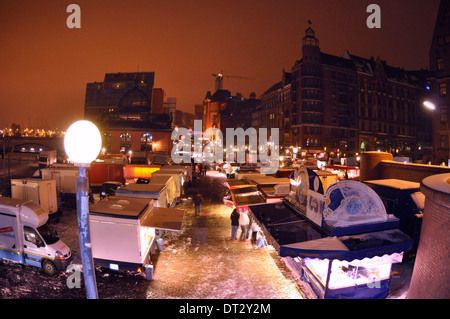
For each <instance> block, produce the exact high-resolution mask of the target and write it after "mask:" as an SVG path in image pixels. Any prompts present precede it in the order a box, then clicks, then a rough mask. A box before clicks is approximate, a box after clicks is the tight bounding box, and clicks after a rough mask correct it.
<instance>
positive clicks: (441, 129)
mask: <svg viewBox="0 0 450 319" xmlns="http://www.w3.org/2000/svg"><path fill="white" fill-rule="evenodd" d="M430 70H431V72H432V76H431V94H430V100H431V102H432V103H433V104H434V105H435V110H429V112H432V113H433V128H434V131H433V142H434V143H433V144H434V164H441V163H445V164H446V165H449V166H450V160H449V159H450V112H449V106H450V93H449V88H450V1H449V0H441V2H440V5H439V11H438V16H437V19H436V25H435V29H434V33H433V38H432V42H431V47H430Z"/></svg>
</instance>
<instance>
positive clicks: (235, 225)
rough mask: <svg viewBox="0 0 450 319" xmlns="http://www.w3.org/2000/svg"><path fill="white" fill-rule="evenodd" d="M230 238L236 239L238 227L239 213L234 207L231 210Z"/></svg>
mask: <svg viewBox="0 0 450 319" xmlns="http://www.w3.org/2000/svg"><path fill="white" fill-rule="evenodd" d="M230 219H231V239H234V240H237V232H238V229H239V213H238V211H237V209H236V208H234V209H233V211H232V212H231V216H230Z"/></svg>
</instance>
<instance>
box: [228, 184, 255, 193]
mask: <svg viewBox="0 0 450 319" xmlns="http://www.w3.org/2000/svg"><path fill="white" fill-rule="evenodd" d="M256 192H258V190H257V189H256V188H255V187H254V186H252V185H247V186H246V187H239V188H234V189H231V190H230V193H232V194H233V195H238V194H249V193H256Z"/></svg>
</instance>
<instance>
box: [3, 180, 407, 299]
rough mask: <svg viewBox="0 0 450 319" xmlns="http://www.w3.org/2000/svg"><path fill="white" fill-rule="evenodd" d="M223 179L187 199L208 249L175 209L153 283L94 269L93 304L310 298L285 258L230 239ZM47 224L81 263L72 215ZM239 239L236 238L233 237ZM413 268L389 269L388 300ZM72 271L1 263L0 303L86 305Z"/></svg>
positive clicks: (188, 218) (398, 293)
mask: <svg viewBox="0 0 450 319" xmlns="http://www.w3.org/2000/svg"><path fill="white" fill-rule="evenodd" d="M224 182H225V177H224V175H223V174H214V173H213V172H209V174H208V178H206V179H203V180H202V181H201V182H196V183H194V185H193V186H192V188H191V189H189V190H188V191H189V194H194V193H196V192H201V193H202V195H203V197H204V198H205V204H204V205H203V209H202V211H205V212H207V213H208V233H207V244H206V245H200V244H196V245H192V244H191V237H192V236H191V235H192V230H193V219H194V208H193V206H192V204H190V205H185V204H184V203H182V204H178V206H177V207H176V208H177V209H184V210H185V211H186V214H185V217H184V221H183V228H182V230H181V232H179V233H175V232H173V233H170V232H169V233H166V234H165V235H164V249H163V251H161V252H159V254H158V255H157V260H156V261H155V263H154V264H155V268H154V269H155V270H154V280H153V281H148V280H146V279H145V278H144V277H143V276H142V275H139V274H134V273H131V272H115V271H111V270H107V269H102V268H97V269H96V281H97V287H98V295H99V298H105V299H180V298H183V299H300V298H306V299H313V298H316V296H315V295H314V293H313V292H312V290H311V287H310V286H309V285H308V284H307V283H305V282H302V281H301V280H300V278H299V276H298V274H297V273H296V272H294V271H292V267H291V265H289V263H288V262H286V259H284V258H281V257H280V256H279V255H278V253H277V252H276V251H275V250H273V249H272V248H270V247H268V248H254V247H253V246H252V245H251V243H250V241H244V242H242V241H232V240H230V239H229V238H230V234H231V223H230V219H229V215H230V213H231V209H230V208H228V207H226V206H225V205H223V202H222V199H223V197H224V196H225V194H226V191H227V190H226V186H225V184H224ZM52 226H53V227H54V228H55V229H56V230H57V232H58V234H59V236H60V238H61V239H62V240H63V241H64V242H65V243H66V244H67V245H68V246H69V247H70V248H71V249H72V252H73V254H74V256H75V258H74V263H75V264H81V260H80V259H79V256H78V255H79V243H78V227H77V216H76V210H75V209H65V210H64V213H63V215H62V217H61V219H60V220H59V222H57V223H53V224H52ZM238 235H239V233H238ZM412 266H413V262H407V263H404V264H397V265H394V266H393V276H392V280H391V294H390V296H389V297H388V298H404V297H405V296H406V292H407V289H408V285H409V280H410V278H411V273H412ZM70 275H71V273H67V272H63V273H60V274H58V275H57V276H54V277H48V276H46V275H44V274H43V273H42V271H41V270H40V269H38V268H35V267H31V266H23V265H19V264H15V263H12V262H3V263H2V262H0V299H18V298H33V299H84V298H86V292H85V290H84V286H83V284H82V285H81V288H72V289H70V288H69V287H68V284H67V283H68V280H70V278H71V277H70Z"/></svg>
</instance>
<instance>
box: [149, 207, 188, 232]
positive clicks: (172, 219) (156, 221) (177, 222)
mask: <svg viewBox="0 0 450 319" xmlns="http://www.w3.org/2000/svg"><path fill="white" fill-rule="evenodd" d="M184 213H185V211H184V210H181V209H173V208H162V207H153V208H152V210H151V211H150V213H148V214H146V215H145V217H144V219H143V220H142V221H141V226H147V227H153V228H158V229H162V230H170V231H180V230H181V226H182V223H183V217H184Z"/></svg>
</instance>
